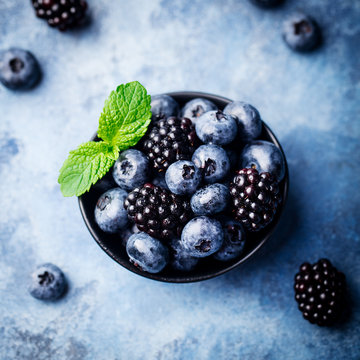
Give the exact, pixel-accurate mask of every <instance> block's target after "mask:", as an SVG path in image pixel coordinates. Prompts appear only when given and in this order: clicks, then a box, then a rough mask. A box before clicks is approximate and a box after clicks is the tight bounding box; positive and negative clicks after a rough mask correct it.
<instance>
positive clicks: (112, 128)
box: [58, 81, 151, 196]
mask: <svg viewBox="0 0 360 360" xmlns="http://www.w3.org/2000/svg"><path fill="white" fill-rule="evenodd" d="M150 102H151V97H150V95H148V94H147V91H146V89H145V88H144V87H143V86H142V85H141V84H140V83H139V82H137V81H133V82H130V83H127V84H123V85H120V86H118V87H117V89H116V90H115V91H112V92H111V94H110V96H109V98H108V99H107V100H106V101H105V105H104V109H103V112H102V113H101V115H100V120H99V129H98V136H99V137H100V138H101V139H103V141H99V142H95V141H89V142H86V143H83V144H81V145H80V146H79V147H78V148H77V149H76V150H73V151H70V154H69V157H68V158H67V159H66V160H65V162H64V164H63V166H62V167H61V169H60V175H59V178H58V182H59V184H60V188H61V192H62V194H63V195H64V196H73V195H76V196H80V195H82V194H83V193H85V192H86V191H88V190H89V189H90V187H91V185H93V184H95V183H96V182H97V181H98V180H99V179H101V178H102V177H103V176H104V175H105V174H106V173H107V172H108V171H109V170H110V168H111V166H112V165H113V164H114V162H115V160H116V159H117V158H118V157H119V152H120V151H123V150H126V149H128V148H129V147H131V146H134V145H136V143H137V142H138V141H139V140H140V139H141V138H142V137H143V136H144V134H145V132H146V130H147V128H148V126H149V124H150V121H151V111H150Z"/></svg>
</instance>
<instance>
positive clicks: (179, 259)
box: [170, 239, 199, 272]
mask: <svg viewBox="0 0 360 360" xmlns="http://www.w3.org/2000/svg"><path fill="white" fill-rule="evenodd" d="M181 244H182V243H181V241H180V239H174V240H172V241H171V243H170V246H171V249H172V254H171V255H172V256H171V258H170V265H171V267H172V268H173V269H175V270H179V271H183V272H189V271H192V270H194V268H195V267H196V265H197V264H198V262H199V259H198V258H194V257H191V256H189V254H188V253H187V252H186V250H184V248H183V247H182V245H181Z"/></svg>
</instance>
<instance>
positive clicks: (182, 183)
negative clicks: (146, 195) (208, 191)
mask: <svg viewBox="0 0 360 360" xmlns="http://www.w3.org/2000/svg"><path fill="white" fill-rule="evenodd" d="M201 179H202V176H201V171H200V170H199V169H198V168H197V167H196V166H195V164H194V163H193V162H192V161H188V160H179V161H176V162H174V163H173V164H171V165H170V166H169V168H168V169H167V170H166V174H165V181H166V184H167V186H168V188H169V190H170V191H171V192H172V193H174V194H176V195H191V194H193V193H194V192H195V191H196V189H197V187H198V186H199V184H200V182H201Z"/></svg>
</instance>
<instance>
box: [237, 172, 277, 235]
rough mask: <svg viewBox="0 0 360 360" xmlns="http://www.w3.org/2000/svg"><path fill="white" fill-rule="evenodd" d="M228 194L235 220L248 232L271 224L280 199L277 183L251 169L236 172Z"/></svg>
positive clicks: (268, 175)
mask: <svg viewBox="0 0 360 360" xmlns="http://www.w3.org/2000/svg"><path fill="white" fill-rule="evenodd" d="M230 194H231V196H232V203H233V209H232V213H233V215H234V217H235V219H237V220H238V221H240V222H241V223H242V224H243V225H244V226H245V228H246V229H247V230H249V231H259V230H261V229H263V228H264V227H265V226H266V225H268V224H269V223H270V222H271V220H272V219H273V217H274V215H275V213H276V210H277V207H278V204H279V203H280V198H281V197H280V194H279V186H278V183H277V181H276V180H275V179H274V178H273V177H272V176H271V175H270V174H269V173H267V172H263V173H261V174H259V173H258V171H257V170H256V169H252V168H249V169H242V170H239V171H237V173H236V175H235V177H234V179H233V181H232V183H231V184H230Z"/></svg>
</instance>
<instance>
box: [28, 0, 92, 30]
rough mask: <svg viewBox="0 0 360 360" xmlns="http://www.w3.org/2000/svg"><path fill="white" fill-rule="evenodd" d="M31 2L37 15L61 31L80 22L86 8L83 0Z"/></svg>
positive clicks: (41, 0) (39, 0) (40, 0)
mask: <svg viewBox="0 0 360 360" xmlns="http://www.w3.org/2000/svg"><path fill="white" fill-rule="evenodd" d="M32 4H33V7H34V9H35V12H36V16H37V17H39V18H41V19H44V20H46V21H47V23H48V24H49V25H50V26H51V27H56V28H58V29H59V30H61V31H65V30H67V29H69V28H72V27H74V26H76V25H78V24H79V23H81V21H82V20H83V19H84V17H85V13H86V9H87V2H86V1H84V0H32Z"/></svg>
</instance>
